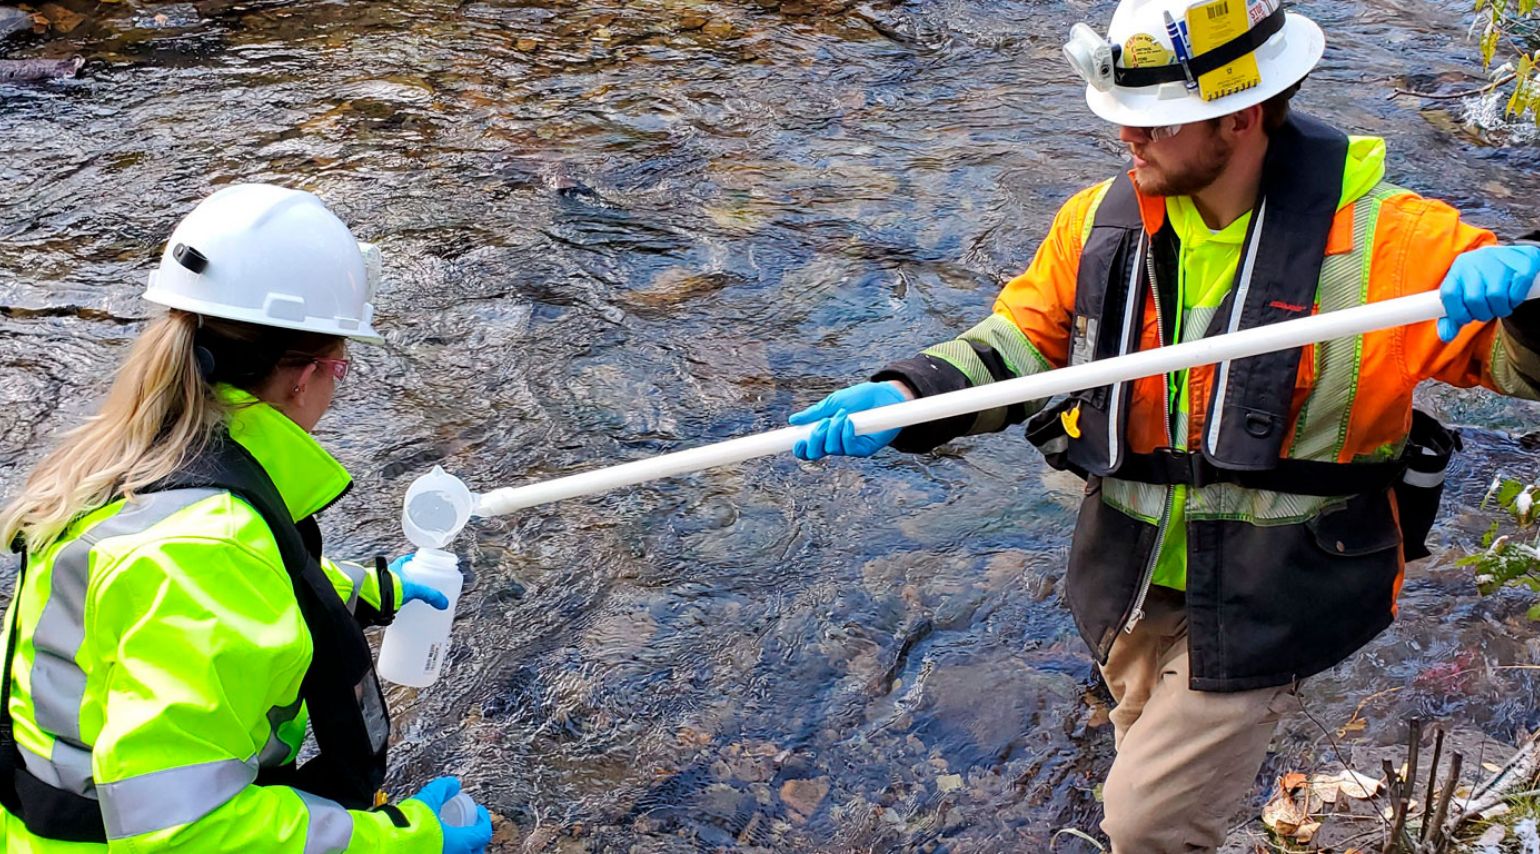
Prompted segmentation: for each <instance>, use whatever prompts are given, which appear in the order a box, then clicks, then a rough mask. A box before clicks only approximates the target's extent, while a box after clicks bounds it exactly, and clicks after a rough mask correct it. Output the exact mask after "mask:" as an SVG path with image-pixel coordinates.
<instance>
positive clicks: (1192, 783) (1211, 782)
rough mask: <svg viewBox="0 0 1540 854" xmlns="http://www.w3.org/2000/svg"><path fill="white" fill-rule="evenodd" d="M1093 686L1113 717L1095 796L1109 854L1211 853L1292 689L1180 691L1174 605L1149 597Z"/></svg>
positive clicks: (1182, 656) (1183, 631) (1181, 659)
mask: <svg viewBox="0 0 1540 854" xmlns="http://www.w3.org/2000/svg"><path fill="white" fill-rule="evenodd" d="M1102 676H1103V677H1104V678H1105V679H1106V680H1107V686H1108V687H1109V688H1111V689H1112V696H1113V698H1114V699H1116V700H1117V707H1116V708H1114V709H1113V710H1112V723H1113V727H1114V730H1115V736H1116V744H1117V758H1116V759H1115V760H1113V763H1112V770H1111V771H1110V772H1108V774H1107V782H1106V784H1105V785H1104V786H1103V787H1102V801H1103V805H1104V806H1105V807H1106V818H1105V819H1104V820H1103V821H1102V831H1103V832H1104V833H1106V834H1107V837H1108V838H1109V839H1111V840H1112V851H1113V854H1178V852H1184V854H1185V852H1194V851H1214V850H1216V849H1218V848H1219V846H1220V845H1222V844H1224V841H1225V835H1226V833H1227V832H1228V830H1229V826H1230V821H1231V819H1232V818H1234V817H1235V813H1236V811H1237V810H1238V809H1239V808H1240V806H1241V804H1242V803H1243V802H1244V801H1245V800H1246V799H1247V798H1248V797H1249V796H1250V795H1251V791H1252V786H1253V784H1254V782H1255V781H1256V776H1257V771H1258V769H1260V768H1261V767H1262V760H1263V759H1264V758H1266V756H1267V745H1268V742H1270V741H1271V740H1272V735H1273V728H1274V726H1276V725H1277V723H1278V719H1279V718H1280V717H1281V716H1282V714H1283V713H1284V712H1285V711H1287V710H1288V709H1290V708H1293V707H1294V705H1295V704H1296V703H1297V700H1296V699H1295V696H1294V689H1293V687H1292V686H1282V687H1279V688H1263V689H1260V690H1256V691H1242V692H1239V693H1234V694H1216V693H1210V692H1204V691H1193V690H1192V689H1191V688H1189V687H1188V683H1187V679H1188V661H1187V611H1186V608H1185V606H1184V605H1183V602H1182V595H1181V594H1180V593H1177V592H1176V591H1173V590H1168V589H1165V588H1160V587H1157V588H1153V589H1152V590H1151V591H1150V596H1149V599H1148V601H1147V602H1146V603H1145V618H1144V619H1143V620H1141V621H1140V622H1139V624H1138V625H1137V626H1135V628H1134V630H1133V632H1131V633H1125V634H1122V635H1119V636H1118V639H1117V641H1116V642H1115V643H1114V644H1113V645H1112V652H1111V654H1110V656H1109V657H1108V661H1107V664H1106V666H1105V667H1103V668H1102Z"/></svg>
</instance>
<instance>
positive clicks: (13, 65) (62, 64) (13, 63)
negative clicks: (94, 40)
mask: <svg viewBox="0 0 1540 854" xmlns="http://www.w3.org/2000/svg"><path fill="white" fill-rule="evenodd" d="M85 64H86V61H85V60H84V59H81V58H80V57H78V56H75V57H71V58H69V59H0V83H34V82H37V81H41V80H59V79H62V78H66V77H74V76H75V73H76V72H78V71H80V67H81V66H82V65H85Z"/></svg>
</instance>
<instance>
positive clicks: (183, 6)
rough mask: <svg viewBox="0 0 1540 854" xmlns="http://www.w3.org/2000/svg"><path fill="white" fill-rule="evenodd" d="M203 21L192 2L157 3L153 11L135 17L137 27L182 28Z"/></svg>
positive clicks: (150, 28)
mask: <svg viewBox="0 0 1540 854" xmlns="http://www.w3.org/2000/svg"><path fill="white" fill-rule="evenodd" d="M201 23H203V18H202V16H200V15H199V14H198V9H197V7H196V6H194V5H193V4H191V3H157V4H155V8H154V10H153V11H146V12H145V13H143V14H141V15H138V16H136V17H135V18H134V21H133V24H134V27H135V29H140V30H180V29H186V28H188V27H196V26H198V25H199V24H201Z"/></svg>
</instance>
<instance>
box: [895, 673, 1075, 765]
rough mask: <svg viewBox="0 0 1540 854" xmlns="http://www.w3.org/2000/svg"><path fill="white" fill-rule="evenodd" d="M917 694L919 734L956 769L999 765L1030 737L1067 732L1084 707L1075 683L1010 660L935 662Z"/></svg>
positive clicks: (1063, 677)
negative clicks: (919, 707)
mask: <svg viewBox="0 0 1540 854" xmlns="http://www.w3.org/2000/svg"><path fill="white" fill-rule="evenodd" d="M927 663H930V661H929V660H927ZM919 689H920V696H921V711H920V712H918V713H917V714H916V719H917V731H918V733H919V735H920V737H921V738H923V739H924V740H925V741H926V742H928V743H931V744H933V745H936V746H938V747H939V748H940V749H941V750H942V753H943V755H944V756H945V757H946V759H947V760H948V762H949V763H950V765H951V767H953V768H957V769H966V768H970V767H972V766H975V765H980V764H984V765H991V764H994V763H997V762H999V761H1000V760H1001V759H1003V758H1006V757H1009V756H1011V755H1012V754H1013V753H1014V752H1015V751H1016V750H1017V749H1018V748H1019V747H1020V746H1021V745H1022V744H1023V743H1024V742H1025V739H1026V737H1027V735H1028V734H1029V733H1033V732H1049V731H1063V730H1065V728H1066V726H1067V725H1068V723H1069V722H1070V720H1071V719H1072V718H1073V717H1075V716H1076V715H1078V714H1079V713H1080V708H1081V705H1082V700H1081V690H1080V686H1079V684H1078V683H1076V681H1075V680H1074V678H1072V677H1070V676H1067V675H1065V674H1063V673H1052V672H1048V671H1042V670H1035V669H1033V668H1031V667H1028V666H1026V665H1024V664H1022V663H1021V662H1019V661H1016V660H1014V659H1004V660H998V661H992V662H991V661H982V660H980V661H974V660H969V661H962V660H937V661H936V662H935V666H934V667H932V668H930V670H929V671H928V673H926V675H925V676H924V678H923V680H922V681H921V684H920V686H919Z"/></svg>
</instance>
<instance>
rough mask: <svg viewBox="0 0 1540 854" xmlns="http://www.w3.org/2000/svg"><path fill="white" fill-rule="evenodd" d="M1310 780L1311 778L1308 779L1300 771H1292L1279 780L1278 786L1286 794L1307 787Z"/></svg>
mask: <svg viewBox="0 0 1540 854" xmlns="http://www.w3.org/2000/svg"><path fill="white" fill-rule="evenodd" d="M1309 779H1310V778H1309V777H1306V776H1305V775H1304V774H1301V773H1300V772H1298V771H1291V772H1289V773H1288V774H1285V775H1283V776H1282V777H1280V778H1278V785H1279V786H1282V787H1283V790H1284V791H1285V792H1292V791H1294V790H1295V789H1298V788H1299V787H1300V786H1303V785H1305V783H1306V782H1307V781H1308V780H1309Z"/></svg>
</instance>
